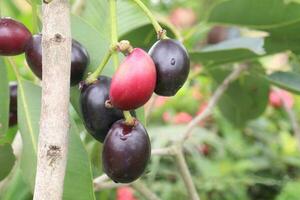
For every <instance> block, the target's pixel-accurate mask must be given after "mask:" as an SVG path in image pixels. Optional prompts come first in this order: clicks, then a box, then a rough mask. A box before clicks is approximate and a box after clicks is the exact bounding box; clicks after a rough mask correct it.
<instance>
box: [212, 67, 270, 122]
mask: <svg viewBox="0 0 300 200" xmlns="http://www.w3.org/2000/svg"><path fill="white" fill-rule="evenodd" d="M256 68H258V70H259V71H260V72H261V73H263V70H262V68H261V67H257V66H256ZM255 70H257V69H255ZM251 71H252V73H251V72H250V73H246V74H244V75H243V76H241V77H240V78H239V79H238V80H236V81H234V82H233V83H231V84H230V86H229V87H228V89H227V90H226V91H225V93H224V95H223V96H222V98H221V99H220V101H219V104H218V107H219V109H220V110H221V112H222V115H223V116H224V117H225V118H226V119H227V120H229V121H230V122H231V123H232V124H234V125H235V126H236V127H243V126H245V124H246V122H247V121H249V120H251V119H255V118H257V117H259V116H260V115H261V114H262V113H263V112H264V110H265V108H266V107H267V104H268V99H269V98H268V97H269V83H268V81H266V80H265V79H264V78H263V77H261V76H258V75H257V74H256V71H254V69H251ZM211 72H212V76H213V78H214V79H215V80H216V81H217V83H218V84H220V83H221V82H222V81H223V80H224V78H225V77H226V76H227V75H228V74H229V72H228V71H227V70H222V69H220V68H219V69H214V70H212V71H211Z"/></svg>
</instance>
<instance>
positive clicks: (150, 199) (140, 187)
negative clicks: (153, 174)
mask: <svg viewBox="0 0 300 200" xmlns="http://www.w3.org/2000/svg"><path fill="white" fill-rule="evenodd" d="M131 186H132V187H133V188H134V189H135V190H136V191H137V192H139V193H140V194H141V195H143V196H144V197H145V198H146V199H147V200H160V198H158V196H157V195H156V194H155V193H153V192H152V191H151V190H149V189H148V187H147V186H146V185H145V184H144V183H143V182H142V181H135V182H133V183H132V184H131Z"/></svg>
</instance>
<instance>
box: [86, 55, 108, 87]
mask: <svg viewBox="0 0 300 200" xmlns="http://www.w3.org/2000/svg"><path fill="white" fill-rule="evenodd" d="M112 53H113V50H112V49H111V50H109V51H108V52H107V53H106V55H105V56H104V58H103V60H102V61H101V63H100V65H99V66H98V67H97V69H96V70H95V71H94V72H93V73H92V74H90V75H89V76H88V77H87V79H86V81H85V82H86V84H92V83H93V82H95V81H96V80H97V78H98V77H99V76H100V75H101V73H102V71H103V69H104V67H105V66H106V64H107V63H108V61H109V59H110V57H111V56H112Z"/></svg>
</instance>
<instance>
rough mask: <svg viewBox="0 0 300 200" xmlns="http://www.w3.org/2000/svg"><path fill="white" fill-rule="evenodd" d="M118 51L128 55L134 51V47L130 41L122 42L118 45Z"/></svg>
mask: <svg viewBox="0 0 300 200" xmlns="http://www.w3.org/2000/svg"><path fill="white" fill-rule="evenodd" d="M117 50H118V51H121V52H123V53H124V54H125V55H127V54H130V53H131V52H132V51H133V47H132V46H131V44H130V42H129V41H128V40H122V41H120V42H119V43H118V44H117Z"/></svg>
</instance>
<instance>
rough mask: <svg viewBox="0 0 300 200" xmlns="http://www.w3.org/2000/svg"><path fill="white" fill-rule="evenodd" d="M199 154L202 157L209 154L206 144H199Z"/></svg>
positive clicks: (208, 147)
mask: <svg viewBox="0 0 300 200" xmlns="http://www.w3.org/2000/svg"><path fill="white" fill-rule="evenodd" d="M199 152H200V153H201V154H202V155H204V156H208V155H209V153H210V146H209V145H208V144H201V145H200V146H199Z"/></svg>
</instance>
